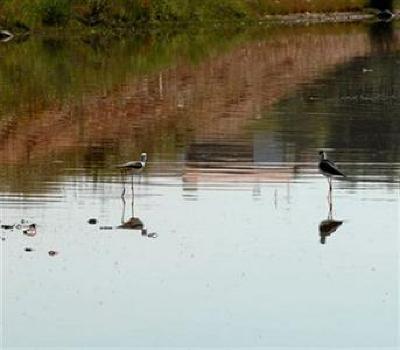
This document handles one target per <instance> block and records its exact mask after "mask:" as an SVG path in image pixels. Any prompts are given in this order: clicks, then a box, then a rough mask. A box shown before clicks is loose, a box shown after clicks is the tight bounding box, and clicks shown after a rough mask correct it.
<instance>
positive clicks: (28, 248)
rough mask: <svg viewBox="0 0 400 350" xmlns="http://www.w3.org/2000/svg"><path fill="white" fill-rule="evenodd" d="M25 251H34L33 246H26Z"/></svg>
mask: <svg viewBox="0 0 400 350" xmlns="http://www.w3.org/2000/svg"><path fill="white" fill-rule="evenodd" d="M25 251H26V252H33V248H30V247H26V248H25Z"/></svg>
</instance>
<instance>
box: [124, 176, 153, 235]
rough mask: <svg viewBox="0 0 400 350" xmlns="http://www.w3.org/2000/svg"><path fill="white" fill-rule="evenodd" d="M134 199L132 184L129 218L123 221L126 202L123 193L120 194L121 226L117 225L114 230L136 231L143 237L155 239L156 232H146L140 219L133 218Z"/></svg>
mask: <svg viewBox="0 0 400 350" xmlns="http://www.w3.org/2000/svg"><path fill="white" fill-rule="evenodd" d="M124 189H125V188H124ZM134 198H135V196H134V192H133V184H132V200H131V217H130V218H128V219H127V220H125V211H126V201H125V196H124V192H123V193H122V194H121V200H122V215H121V224H120V225H118V226H117V227H116V228H117V229H124V230H137V231H140V233H141V235H142V236H144V237H149V238H156V237H157V233H156V232H147V229H146V227H145V225H144V223H143V221H142V220H141V219H140V218H138V217H135V215H134Z"/></svg>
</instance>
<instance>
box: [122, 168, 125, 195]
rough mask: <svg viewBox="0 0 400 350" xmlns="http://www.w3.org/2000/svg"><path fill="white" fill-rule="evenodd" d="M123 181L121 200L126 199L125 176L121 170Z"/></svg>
mask: <svg viewBox="0 0 400 350" xmlns="http://www.w3.org/2000/svg"><path fill="white" fill-rule="evenodd" d="M121 180H122V193H121V198H124V197H125V176H124V171H123V170H121Z"/></svg>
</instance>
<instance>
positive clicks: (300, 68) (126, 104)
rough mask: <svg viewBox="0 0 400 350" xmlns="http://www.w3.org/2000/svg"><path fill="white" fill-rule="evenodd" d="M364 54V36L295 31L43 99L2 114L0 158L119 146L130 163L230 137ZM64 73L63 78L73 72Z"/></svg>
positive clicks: (10, 159) (40, 156)
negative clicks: (191, 142)
mask: <svg viewBox="0 0 400 350" xmlns="http://www.w3.org/2000/svg"><path fill="white" fill-rule="evenodd" d="M349 29H351V27H349ZM369 50H370V47H369V43H368V40H367V37H366V34H364V33H362V32H358V31H355V32H353V33H352V32H351V31H349V32H348V33H345V34H344V33H343V34H342V33H339V34H336V33H333V34H331V33H329V31H326V32H324V31H322V32H314V30H307V29H299V30H295V29H294V30H289V31H283V32H282V33H278V32H277V33H274V35H273V36H271V37H270V38H268V39H266V40H259V41H253V42H250V43H246V44H243V45H240V46H239V47H238V48H236V49H232V50H230V51H229V52H227V53H224V54H220V55H218V56H216V57H211V58H209V59H206V60H204V61H203V62H202V63H199V64H197V65H195V66H193V65H190V64H185V63H180V64H178V65H176V66H175V67H174V68H169V69H164V70H162V71H160V72H159V73H149V74H144V75H141V76H138V77H132V78H129V80H127V81H125V83H124V85H118V83H117V82H115V84H114V85H115V87H114V88H113V89H112V90H111V89H110V88H109V89H108V91H106V92H105V94H104V96H98V94H99V91H93V92H89V93H84V92H81V93H82V95H81V97H80V98H77V97H74V98H72V99H71V100H70V101H69V102H68V103H63V104H60V102H59V101H58V102H51V101H49V102H48V106H47V107H46V108H45V109H44V110H42V109H41V105H40V103H38V104H37V105H36V104H33V105H30V106H29V108H30V110H28V111H25V113H24V115H19V116H18V118H15V117H12V116H3V121H5V120H12V123H8V124H3V127H2V130H1V132H2V136H3V137H2V140H1V142H0V160H1V161H2V162H12V163H15V162H26V161H28V160H29V161H32V160H34V159H35V158H38V159H43V158H46V157H48V156H49V154H50V152H49V150H51V151H52V153H53V154H54V153H60V152H61V153H63V152H65V151H67V150H68V149H71V148H77V147H79V146H81V145H84V146H85V147H86V146H87V147H88V148H86V150H89V148H90V147H99V146H100V147H106V148H107V147H113V148H115V149H117V148H120V149H121V150H124V151H122V152H127V153H126V158H131V157H132V155H131V154H130V153H128V152H132V150H136V149H138V150H139V149H147V150H150V149H157V150H158V151H161V152H162V149H163V148H164V149H166V148H168V147H176V146H177V144H179V143H180V144H185V143H186V141H185V140H188V139H192V138H194V137H198V138H202V137H224V138H227V139H229V138H235V137H238V135H240V134H241V133H243V130H244V129H243V128H244V126H245V125H246V124H247V123H248V121H249V120H251V119H252V118H254V117H255V116H257V114H258V113H260V111H262V110H263V109H265V108H267V107H268V106H271V105H272V104H273V103H275V102H277V101H278V100H279V99H280V98H282V97H284V96H285V95H287V94H288V93H289V92H290V91H292V90H293V89H295V88H296V86H298V84H301V83H305V82H307V81H310V80H312V79H314V78H315V77H317V76H318V75H319V74H321V73H322V72H324V71H325V70H327V69H330V68H331V67H333V66H334V65H335V64H339V63H343V62H346V61H348V60H349V59H351V58H352V57H355V56H362V55H366V54H368V52H369ZM310 53H312V55H310ZM118 60H120V59H118ZM121 61H122V59H121ZM70 69H71V71H70V72H68V75H69V76H74V75H75V74H76V73H78V72H75V71H74V69H73V67H72V66H71V67H70ZM100 72H102V71H100ZM105 72H106V74H111V72H108V71H107V70H105ZM130 74H131V73H130ZM122 80H123V79H122ZM101 87H102V86H101V85H99V88H100V89H101ZM49 89H50V90H51V87H49ZM71 93H72V94H73V93H74V92H71ZM100 94H102V92H101V91H100ZM51 104H53V105H52V106H51ZM31 108H32V109H31ZM30 116H32V117H30ZM139 135H141V136H140V137H139ZM111 145H113V146H111ZM85 147H84V148H83V149H85ZM125 150H126V151H125ZM128 156H129V157H128ZM122 157H125V155H124V156H122Z"/></svg>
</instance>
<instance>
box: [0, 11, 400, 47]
mask: <svg viewBox="0 0 400 350" xmlns="http://www.w3.org/2000/svg"><path fill="white" fill-rule="evenodd" d="M399 14H400V12H398V11H395V12H394V17H393V18H392V19H391V20H390V21H387V22H392V21H393V22H395V21H397V20H398V19H399V18H400V15H399ZM362 21H376V22H378V21H379V19H378V18H377V17H376V14H375V13H371V12H365V11H352V12H348V11H347V12H326V13H324V12H320V13H314V12H305V13H292V14H285V15H264V16H263V17H262V18H258V19H245V20H220V21H213V20H210V21H198V22H184V21H160V22H157V23H152V24H149V23H147V24H146V25H144V26H143V27H142V28H140V27H139V26H138V25H125V26H124V25H122V26H115V25H113V24H102V25H98V26H93V27H89V26H82V25H78V26H76V27H74V26H69V27H61V26H60V27H42V28H37V29H35V28H33V29H28V30H21V29H19V28H14V29H16V30H15V31H14V30H13V28H6V27H3V26H0V30H1V31H7V32H10V33H11V34H12V38H10V40H0V43H1V41H4V42H7V41H18V39H19V38H22V37H30V36H36V35H46V34H49V35H54V34H55V35H71V36H86V37H87V36H89V37H90V36H98V35H103V36H104V37H116V36H120V37H123V36H125V35H128V34H139V35H140V34H143V33H151V32H158V31H160V30H163V29H166V28H172V29H173V30H176V31H177V32H179V31H181V30H186V29H188V28H195V27H199V28H201V27H203V26H209V25H210V24H215V26H216V27H220V26H225V25H228V26H233V27H235V26H238V27H246V26H247V27H251V26H254V25H269V24H270V25H308V24H324V23H353V22H362ZM78 33H79V34H78Z"/></svg>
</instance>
